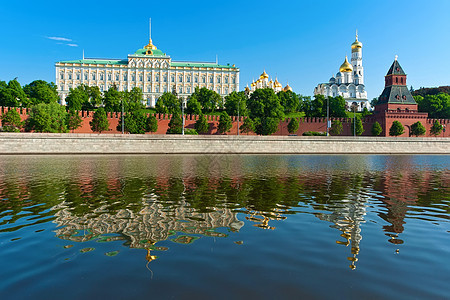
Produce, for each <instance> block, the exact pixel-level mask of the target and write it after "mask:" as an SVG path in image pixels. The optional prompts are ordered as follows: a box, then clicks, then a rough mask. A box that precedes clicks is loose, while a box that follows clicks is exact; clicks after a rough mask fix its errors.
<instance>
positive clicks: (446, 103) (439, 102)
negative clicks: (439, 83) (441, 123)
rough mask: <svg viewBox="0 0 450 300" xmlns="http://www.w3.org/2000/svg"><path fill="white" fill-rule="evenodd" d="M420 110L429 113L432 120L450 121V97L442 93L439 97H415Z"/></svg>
mask: <svg viewBox="0 0 450 300" xmlns="http://www.w3.org/2000/svg"><path fill="white" fill-rule="evenodd" d="M414 99H415V100H416V102H417V105H418V110H419V111H421V112H427V113H428V116H429V117H430V118H435V119H450V95H449V94H445V93H440V94H437V95H425V96H424V97H423V96H420V95H418V96H414Z"/></svg>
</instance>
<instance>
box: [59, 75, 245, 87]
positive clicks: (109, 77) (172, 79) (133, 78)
mask: <svg viewBox="0 0 450 300" xmlns="http://www.w3.org/2000/svg"><path fill="white" fill-rule="evenodd" d="M67 77H68V78H67V79H69V80H72V74H71V73H69V74H68V76H67ZM75 77H76V79H77V80H80V78H81V74H80V73H77V74H76V75H75ZM59 78H60V79H61V80H64V73H61V74H60V77H59ZM97 78H98V80H105V76H104V74H103V73H100V74H99V76H98V77H97V74H96V73H92V74H91V78H90V79H91V80H97ZM114 78H115V80H116V81H119V80H120V75H119V74H115V76H114ZM146 79H147V81H149V82H151V81H152V76H151V75H147V78H146ZM84 80H86V81H87V80H89V76H88V74H84ZM107 80H108V81H111V80H113V76H112V74H108V75H107ZM122 80H123V81H127V80H128V74H123V75H122ZM138 80H139V81H140V82H143V81H144V75H143V74H139V75H138ZM200 80H201V82H202V83H206V75H205V76H202V77H201V79H200ZM131 81H136V74H131ZM154 81H155V82H159V81H160V76H155V78H154ZM183 81H184V78H183V75H181V74H180V75H178V82H183ZM162 82H167V75H163V76H162ZM170 82H175V75H172V76H171V77H170ZM186 82H191V76H190V75H187V76H186ZM198 82H199V76H198V75H196V76H194V83H198ZM208 82H209V83H214V77H213V76H209V77H208ZM223 82H224V83H225V84H227V83H229V78H228V77H225V78H224V80H223ZM216 83H222V78H221V77H219V76H216ZM231 83H232V84H236V77H232V78H231Z"/></svg>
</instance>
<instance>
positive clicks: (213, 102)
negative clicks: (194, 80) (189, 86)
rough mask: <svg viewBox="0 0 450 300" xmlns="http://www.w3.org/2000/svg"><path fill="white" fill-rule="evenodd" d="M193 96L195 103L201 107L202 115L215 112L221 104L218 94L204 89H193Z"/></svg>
mask: <svg viewBox="0 0 450 300" xmlns="http://www.w3.org/2000/svg"><path fill="white" fill-rule="evenodd" d="M193 95H195V97H196V98H197V101H198V102H199V103H200V105H201V106H202V112H203V113H205V112H213V111H215V110H216V109H217V108H218V107H219V106H220V104H221V102H222V98H221V97H220V95H219V94H217V93H216V92H214V91H211V90H209V89H207V88H205V87H203V88H201V89H199V88H195V91H194V93H193Z"/></svg>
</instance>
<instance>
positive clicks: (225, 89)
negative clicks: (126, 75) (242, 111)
mask: <svg viewBox="0 0 450 300" xmlns="http://www.w3.org/2000/svg"><path fill="white" fill-rule="evenodd" d="M73 87H74V86H73V85H72V84H69V85H68V88H69V89H71V88H73ZM60 88H61V91H63V90H64V85H63V84H62V85H61V86H60ZM109 88H111V85H109V86H108V89H109ZM209 89H210V90H213V88H212V87H210V88H209ZM126 90H127V88H124V91H126ZM100 91H101V92H104V91H105V89H104V86H103V85H102V86H100ZM215 91H216V92H217V93H218V94H222V93H221V92H222V91H221V88H220V87H217V88H216V90H215ZM229 91H231V92H233V91H235V89H234V88H230V89H229V88H228V87H224V88H223V93H224V94H228V92H229ZM151 92H152V88H151V87H150V86H149V87H147V93H151ZM160 92H163V93H165V92H167V86H164V87H163V88H162V89H160V87H159V86H156V87H155V93H160ZM177 92H178V93H179V94H183V93H187V94H191V93H192V92H193V89H191V87H190V86H188V87H186V88H183V87H182V86H180V87H178V89H177Z"/></svg>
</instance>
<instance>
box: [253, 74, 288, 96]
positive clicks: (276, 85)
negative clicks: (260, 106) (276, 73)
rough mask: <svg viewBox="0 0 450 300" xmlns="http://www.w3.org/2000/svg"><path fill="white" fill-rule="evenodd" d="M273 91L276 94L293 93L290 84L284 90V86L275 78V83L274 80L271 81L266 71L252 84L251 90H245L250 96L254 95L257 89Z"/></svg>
mask: <svg viewBox="0 0 450 300" xmlns="http://www.w3.org/2000/svg"><path fill="white" fill-rule="evenodd" d="M266 88H269V89H272V90H273V91H274V92H275V93H278V92H281V91H284V92H287V91H291V92H292V88H291V87H290V86H289V84H287V85H286V86H285V87H284V88H283V85H282V84H281V83H280V82H279V81H278V79H277V78H275V81H273V80H272V79H270V80H269V75H267V73H266V71H265V70H264V72H263V73H262V74H261V75H260V76H259V79H258V80H256V81H254V80H253V82H252V84H251V85H250V88H249V87H248V85H247V87H246V88H245V91H246V92H248V93H249V94H251V93H253V92H254V91H256V89H266Z"/></svg>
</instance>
